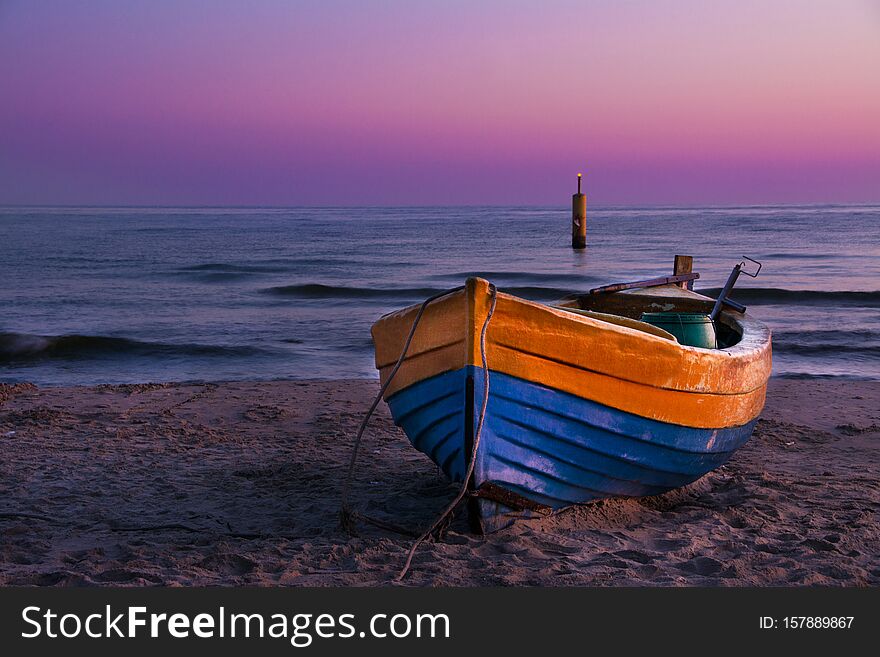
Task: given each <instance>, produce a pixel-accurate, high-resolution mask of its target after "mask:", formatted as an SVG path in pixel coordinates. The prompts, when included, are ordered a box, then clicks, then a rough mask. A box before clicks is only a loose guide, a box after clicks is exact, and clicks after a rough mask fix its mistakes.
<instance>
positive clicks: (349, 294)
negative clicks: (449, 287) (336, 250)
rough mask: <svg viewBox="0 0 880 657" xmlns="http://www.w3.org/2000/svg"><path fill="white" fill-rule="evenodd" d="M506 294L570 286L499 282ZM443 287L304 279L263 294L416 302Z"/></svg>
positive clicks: (529, 294) (547, 292)
mask: <svg viewBox="0 0 880 657" xmlns="http://www.w3.org/2000/svg"><path fill="white" fill-rule="evenodd" d="M499 289H500V290H501V291H502V292H506V293H507V294H512V295H515V296H519V297H525V298H528V299H537V300H551V299H560V298H562V297H564V296H565V295H567V294H570V293H571V292H570V290H568V289H564V288H557V287H541V286H511V287H505V286H500V287H499ZM443 291H444V288H435V287H407V288H382V287H350V286H347V285H323V284H321V283H303V284H300V285H279V286H275V287H269V288H265V289H263V290H262V292H263V293H264V294H272V295H275V296H282V297H291V298H297V299H380V300H381V299H384V300H392V299H400V300H404V301H411V302H417V301H420V300H422V299H426V298H428V297H430V296H433V295H435V294H439V293H440V292H443Z"/></svg>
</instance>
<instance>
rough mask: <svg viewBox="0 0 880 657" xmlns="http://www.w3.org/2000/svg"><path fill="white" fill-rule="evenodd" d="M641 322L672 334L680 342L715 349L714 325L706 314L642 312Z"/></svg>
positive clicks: (690, 345)
mask: <svg viewBox="0 0 880 657" xmlns="http://www.w3.org/2000/svg"><path fill="white" fill-rule="evenodd" d="M641 319H642V321H643V322H646V323H648V324H651V325H652V326H656V327H658V328H662V329H663V330H665V331H669V332H670V333H672V335H674V336H675V337H676V338H677V339H678V342H679V343H680V344H684V345H688V346H689V347H702V348H703V349H715V348H716V347H717V343H716V341H715V326H714V324H712V319H711V318H710V317H709V316H708V315H700V314H697V313H642V317H641Z"/></svg>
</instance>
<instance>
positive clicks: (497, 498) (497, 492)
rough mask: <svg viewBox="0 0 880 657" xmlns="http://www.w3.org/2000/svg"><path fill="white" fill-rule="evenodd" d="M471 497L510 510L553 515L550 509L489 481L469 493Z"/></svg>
mask: <svg viewBox="0 0 880 657" xmlns="http://www.w3.org/2000/svg"><path fill="white" fill-rule="evenodd" d="M471 497H481V498H483V499H485V500H492V501H493V502H498V503H500V504H503V505H505V506H509V507H510V508H512V509H521V510H523V511H534V512H535V513H539V514H541V515H542V516H549V515H551V514H552V513H553V509H552V507H549V506H546V505H544V504H539V503H538V502H535V501H533V500H530V499H528V498H527V497H523V496H522V495H517V494H516V493H513V492H511V491H509V490H507V489H506V488H502V487H501V486H499V485H498V484H493V483H492V482H491V481H487V482H485V483H482V484H480V487H479V488H478V489H477V490H475V491H473V492H472V493H471Z"/></svg>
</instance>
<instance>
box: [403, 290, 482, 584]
mask: <svg viewBox="0 0 880 657" xmlns="http://www.w3.org/2000/svg"><path fill="white" fill-rule="evenodd" d="M489 294H490V295H491V297H492V300H491V302H490V304H489V312H488V314H487V315H486V320H485V321H484V322H483V328H482V330H481V331H480V358H481V360H482V365H483V382H484V383H483V403H482V404H481V406H480V417H479V420H478V421H477V430H476V431H475V432H474V444H473V447H472V449H471V458H470V461H468V466H467V472H466V473H465V476H464V480H463V481H462V483H461V489H460V490H459V491H458V495H456V496H455V499H454V500H452V502H450V503H449V505H448V506H447V507H446V508H445V509H444V510H443V513H441V514H440V515H439V516H438V517H437V519H436V520H435V521H434V522H433V524H432V525H431V526H430V527H429V528H428V530H427V531H425V532H423V533H422V535H421V536H419V537H418V538H417V539H416V540H415V542H414V543H413V544H412V547H410V549H409V553H408V554H407V555H406V562H405V563H404V564H403V568H401V570H400V573H399V574H398V575H397V581H398V582H400V581H402V580H403V578H404V577H406V573H407V572H408V571H409V568H410V566H411V565H412V560H413V557H414V556H415V553H416V549H418V547H419V545H421V543H422V542H423V541H424V540H425V539H426V538H428V536H430V535H431V534H432V533H433V531H434V530H435V529H437V527H438V526H440V524H441V523H443V521H444V520H446V519H447V517H448V516H449V515H450V514H451V513H452V512H453V511H454V510H455V507H457V506H458V504H459V502H461V500H462V499H464V496H465V494H466V493H467V489H468V484H469V482H470V480H471V477H472V476H473V474H474V465H475V464H476V462H477V449H478V448H479V446H480V434H481V433H482V431H483V421H484V420H485V419H486V406H487V405H488V404H489V364H488V362H487V361H486V329H488V328H489V321H490V320H491V319H492V315H493V314H494V312H495V302H496V301H497V295H498V290H497V289H496V288H495V286H494V285H492V284H491V283H490V284H489Z"/></svg>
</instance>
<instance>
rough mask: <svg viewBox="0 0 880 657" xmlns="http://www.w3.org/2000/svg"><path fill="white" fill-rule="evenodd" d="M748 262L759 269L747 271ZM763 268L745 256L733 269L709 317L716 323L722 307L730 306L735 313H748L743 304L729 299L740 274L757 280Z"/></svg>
mask: <svg viewBox="0 0 880 657" xmlns="http://www.w3.org/2000/svg"><path fill="white" fill-rule="evenodd" d="M746 260H748V261H749V262H752V263H754V264H756V265H758V268H757V269H756V270H755V271H754V273H753V272H750V271H748V270H746ZM761 267H763V265H762V264H761V263H760V262H758V261H757V260H754V259H752V258H750V257H748V256H743V259H742V260H741V261H740V263H739V264H737V265H736V267H734V268H733V271H731V272H730V276H728V277H727V282H726V283H725V284H724V287H723V288H721V294H719V295H718V298H717V299H716V300H715V306H714V307H713V308H712V312H711V313H709V317H710V318H711V319H712V321H713V322H714V321H715V320H716V319H717V318H718V314H719V313H720V312H721V307H722V306H728V307H729V308H733V309H734V310H735V311H737V312H740V313H744V312H745V311H746V307H745V306H744V305H742V304H741V303H737V302H736V301H734V300H733V299H728V296H729V295H730V291H731V290H732V289H733V286H734V285H736V280H737V279H738V278H739V275H740V274H745V275H746V276H751V277H752V278H757V277H758V274H760V273H761Z"/></svg>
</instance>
